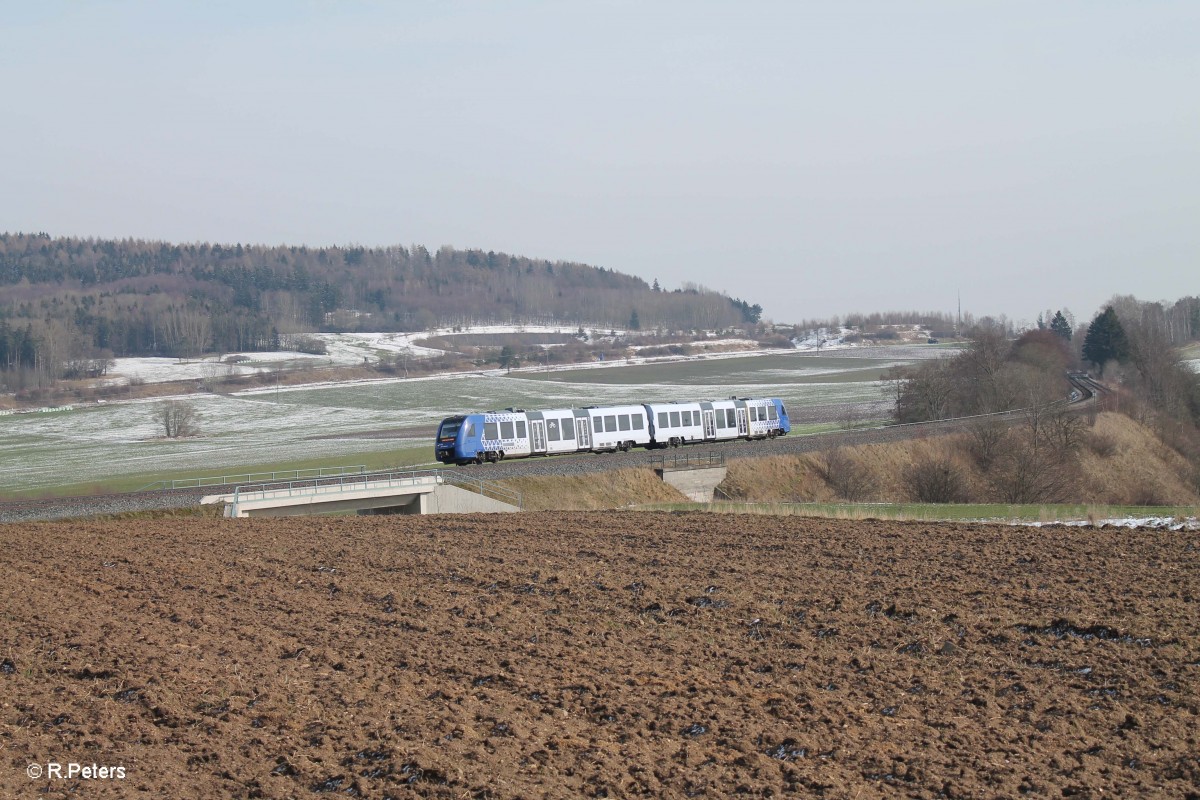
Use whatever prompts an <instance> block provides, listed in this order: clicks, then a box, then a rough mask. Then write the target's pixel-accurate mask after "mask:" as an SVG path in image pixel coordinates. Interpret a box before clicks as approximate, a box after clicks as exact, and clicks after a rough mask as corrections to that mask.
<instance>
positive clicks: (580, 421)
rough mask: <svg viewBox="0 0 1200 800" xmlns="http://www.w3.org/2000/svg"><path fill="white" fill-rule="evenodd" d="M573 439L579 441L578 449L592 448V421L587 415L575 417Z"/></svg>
mask: <svg viewBox="0 0 1200 800" xmlns="http://www.w3.org/2000/svg"><path fill="white" fill-rule="evenodd" d="M575 435H576V436H577V437H579V438H577V439H576V440H575V441H577V442H579V449H580V450H591V449H592V421H591V420H590V419H588V418H587V417H576V418H575Z"/></svg>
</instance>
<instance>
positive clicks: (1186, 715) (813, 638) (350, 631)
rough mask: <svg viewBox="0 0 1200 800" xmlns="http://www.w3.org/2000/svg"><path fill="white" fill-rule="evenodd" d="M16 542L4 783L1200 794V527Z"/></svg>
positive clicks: (110, 532)
mask: <svg viewBox="0 0 1200 800" xmlns="http://www.w3.org/2000/svg"><path fill="white" fill-rule="evenodd" d="M0 547H3V564H4V569H3V580H2V582H0V615H2V618H0V796H3V797H50V798H57V797H84V798H89V797H125V796H139V795H145V796H155V797H204V798H215V797H308V796H314V794H318V795H321V794H323V795H324V796H362V797H386V796H392V797H410V796H433V797H498V798H499V797H541V796H547V797H576V796H600V797H604V796H608V797H618V796H631V795H649V796H666V797H684V796H689V797H691V796H706V797H724V796H728V795H732V794H739V793H740V794H746V795H750V796H760V797H767V796H778V795H783V794H789V793H796V794H799V795H801V796H806V795H824V796H829V797H873V796H889V797H1004V798H1008V797H1017V796H1021V795H1022V794H1025V795H1029V796H1055V797H1061V796H1075V797H1093V798H1098V797H1101V796H1105V797H1113V796H1122V797H1135V796H1136V797H1158V796H1162V797H1185V796H1188V795H1189V793H1191V794H1192V796H1196V794H1195V793H1197V792H1198V791H1200V786H1198V784H1200V725H1198V719H1200V718H1198V717H1197V712H1198V710H1200V697H1198V696H1197V689H1198V680H1197V679H1198V678H1200V613H1198V612H1200V605H1198V599H1200V550H1198V549H1197V548H1198V547H1200V536H1197V534H1195V533H1169V532H1147V531H1124V530H1120V531H1112V530H1102V531H1096V530H1085V529H1068V528H1057V529H1040V530H1038V529H1022V528H1008V527H1000V526H994V527H993V526H982V525H928V524H899V523H876V522H837V521H815V520H805V519H798V518H766V517H734V516H706V515H699V514H682V515H681V514H638V513H576V514H563V513H558V514H551V513H545V514H523V515H511V516H509V515H496V516H487V517H482V516H477V517H425V518H402V517H392V518H380V517H374V518H360V519H351V518H337V519H309V520H238V521H226V520H195V521H169V520H167V521H155V522H138V523H128V522H126V523H82V522H80V523H73V524H42V525H26V526H8V527H0ZM50 762H54V763H57V764H61V765H62V769H63V770H64V771H65V770H66V769H67V765H68V764H69V763H71V762H74V763H77V764H80V765H86V766H88V767H91V766H92V765H93V764H95V765H97V766H99V767H104V766H110V767H123V768H124V773H125V777H124V778H89V779H84V778H81V777H78V776H76V777H72V778H68V777H65V776H64V777H61V778H59V777H48V776H47V774H46V772H45V770H46V769H47V766H48V765H49V764H50ZM29 765H34V766H35V767H37V768H39V769H41V770H42V775H41V776H40V777H39V778H37V779H32V778H30V777H29V776H28V773H27V770H29V769H30V766H29ZM34 772H36V770H34Z"/></svg>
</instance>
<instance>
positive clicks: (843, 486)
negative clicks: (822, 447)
mask: <svg viewBox="0 0 1200 800" xmlns="http://www.w3.org/2000/svg"><path fill="white" fill-rule="evenodd" d="M820 470H821V477H823V478H824V479H825V482H826V483H828V484H829V486H830V488H832V489H833V490H834V491H835V492H837V493H838V495H839V496H840V497H842V498H843V499H845V500H849V501H850V502H855V501H857V500H862V499H864V498H865V497H867V495H868V493H869V492H870V491H871V485H872V481H871V474H870V473H869V472H868V471H867V469H866V468H865V467H863V465H862V464H859V463H858V462H857V461H855V460H854V459H853V458H851V457H850V454H849V453H848V452H846V450H845V449H844V448H841V447H839V448H838V449H836V450H830V451H828V452H826V453H825V454H824V455H823V456H822V458H821V462H820Z"/></svg>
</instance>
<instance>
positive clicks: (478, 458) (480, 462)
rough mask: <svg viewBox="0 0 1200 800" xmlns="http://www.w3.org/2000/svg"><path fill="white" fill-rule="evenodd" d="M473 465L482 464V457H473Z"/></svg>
mask: <svg viewBox="0 0 1200 800" xmlns="http://www.w3.org/2000/svg"><path fill="white" fill-rule="evenodd" d="M475 463H476V464H482V463H483V456H475Z"/></svg>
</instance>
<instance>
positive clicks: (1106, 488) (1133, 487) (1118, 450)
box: [1079, 412, 1200, 505]
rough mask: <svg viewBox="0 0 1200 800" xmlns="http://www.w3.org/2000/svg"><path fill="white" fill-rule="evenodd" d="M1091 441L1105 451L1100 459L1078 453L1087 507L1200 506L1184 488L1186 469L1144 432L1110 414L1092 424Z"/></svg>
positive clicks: (1176, 456) (1178, 458) (1093, 454)
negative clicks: (1093, 438)
mask: <svg viewBox="0 0 1200 800" xmlns="http://www.w3.org/2000/svg"><path fill="white" fill-rule="evenodd" d="M1094 432H1095V435H1096V436H1097V437H1100V438H1102V439H1103V440H1104V441H1105V442H1106V443H1109V444H1111V447H1106V448H1104V449H1102V452H1104V453H1111V454H1109V455H1100V454H1098V453H1096V452H1095V451H1094V450H1091V449H1084V450H1083V451H1082V452H1081V453H1080V455H1079V459H1080V466H1081V468H1082V471H1083V476H1084V489H1083V493H1084V496H1083V497H1081V498H1080V499H1081V500H1082V501H1083V502H1090V503H1113V504H1125V505H1191V504H1194V503H1196V502H1197V501H1198V500H1200V497H1198V496H1197V493H1196V490H1195V487H1193V486H1191V485H1189V482H1188V480H1187V475H1188V474H1189V465H1188V463H1187V461H1185V460H1184V458H1183V457H1182V456H1180V455H1179V454H1178V453H1177V452H1175V451H1174V450H1172V449H1171V448H1169V447H1167V446H1166V445H1165V444H1163V443H1162V441H1161V440H1159V438H1158V437H1157V436H1155V434H1154V432H1153V431H1152V430H1151V429H1150V428H1147V427H1146V426H1144V425H1142V424H1140V423H1138V422H1136V421H1134V420H1132V419H1130V418H1129V417H1126V416H1124V415H1123V414H1117V413H1114V412H1108V413H1104V414H1100V415H1099V416H1098V417H1097V418H1096V427H1095V429H1094Z"/></svg>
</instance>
